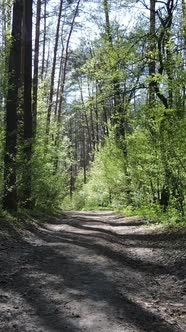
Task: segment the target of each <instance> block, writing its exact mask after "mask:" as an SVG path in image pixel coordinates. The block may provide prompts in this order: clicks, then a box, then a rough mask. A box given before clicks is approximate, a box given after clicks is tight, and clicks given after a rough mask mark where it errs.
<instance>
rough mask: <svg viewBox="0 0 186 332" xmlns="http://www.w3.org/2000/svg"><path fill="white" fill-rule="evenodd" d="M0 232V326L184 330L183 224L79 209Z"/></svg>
mask: <svg viewBox="0 0 186 332" xmlns="http://www.w3.org/2000/svg"><path fill="white" fill-rule="evenodd" d="M0 235H1V242H0V331H3V332H9V331H10V332H14V331H20V332H36V331H37V332H49V331H53V332H56V331H58V332H63V331H64V332H65V331H68V332H79V331H87V332H99V331H100V332H132V331H133V332H141V331H148V332H177V331H186V241H185V239H186V231H185V230H174V231H173V232H168V233H166V232H165V231H164V230H163V229H162V228H161V227H159V226H155V225H149V224H148V223H147V221H145V220H142V219H141V220H140V219H139V218H137V217H123V216H120V215H116V214H114V213H113V212H112V211H86V212H67V213H65V214H64V215H63V216H57V217H55V218H51V220H48V221H47V222H45V223H42V224H41V223H40V224H39V225H38V226H34V227H32V228H31V229H30V230H28V229H27V230H25V231H24V232H22V233H19V232H18V233H17V234H15V232H14V233H13V234H12V235H11V236H7V235H5V234H4V233H3V232H0Z"/></svg>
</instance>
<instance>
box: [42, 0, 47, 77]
mask: <svg viewBox="0 0 186 332" xmlns="http://www.w3.org/2000/svg"><path fill="white" fill-rule="evenodd" d="M46 9H47V0H44V14H43V19H44V23H43V25H44V31H43V52H42V53H43V54H42V65H41V77H42V79H43V76H44V71H45V49H46V15H47V10H46Z"/></svg>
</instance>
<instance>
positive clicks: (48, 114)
mask: <svg viewBox="0 0 186 332" xmlns="http://www.w3.org/2000/svg"><path fill="white" fill-rule="evenodd" d="M62 8H63V0H61V2H60V6H59V14H58V22H57V28H56V37H55V45H54V57H53V64H52V73H51V82H50V97H49V106H48V112H47V124H46V140H47V142H48V135H49V131H50V120H51V111H52V103H53V94H54V80H55V72H56V61H57V51H58V44H59V31H60V23H61V16H62ZM46 145H47V144H46Z"/></svg>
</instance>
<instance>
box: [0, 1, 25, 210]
mask: <svg viewBox="0 0 186 332" xmlns="http://www.w3.org/2000/svg"><path fill="white" fill-rule="evenodd" d="M22 18H23V4H22V0H16V1H15V2H14V4H13V20H12V41H11V47H10V55H9V60H8V62H9V68H8V94H7V104H6V117H5V136H6V139H5V156H4V202H3V203H4V204H3V205H4V208H5V209H7V210H17V203H18V202H17V184H16V157H17V124H18V118H17V114H18V108H19V105H20V88H21V46H22V45H21V44H22V43H21V36H22Z"/></svg>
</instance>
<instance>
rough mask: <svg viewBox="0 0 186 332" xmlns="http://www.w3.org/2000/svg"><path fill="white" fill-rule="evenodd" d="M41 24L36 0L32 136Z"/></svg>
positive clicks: (35, 106)
mask: <svg viewBox="0 0 186 332" xmlns="http://www.w3.org/2000/svg"><path fill="white" fill-rule="evenodd" d="M40 22H41V0H37V14H36V31H35V50H34V76H33V134H34V136H35V135H36V125H37V123H36V118H37V95H38V73H39V37H40Z"/></svg>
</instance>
